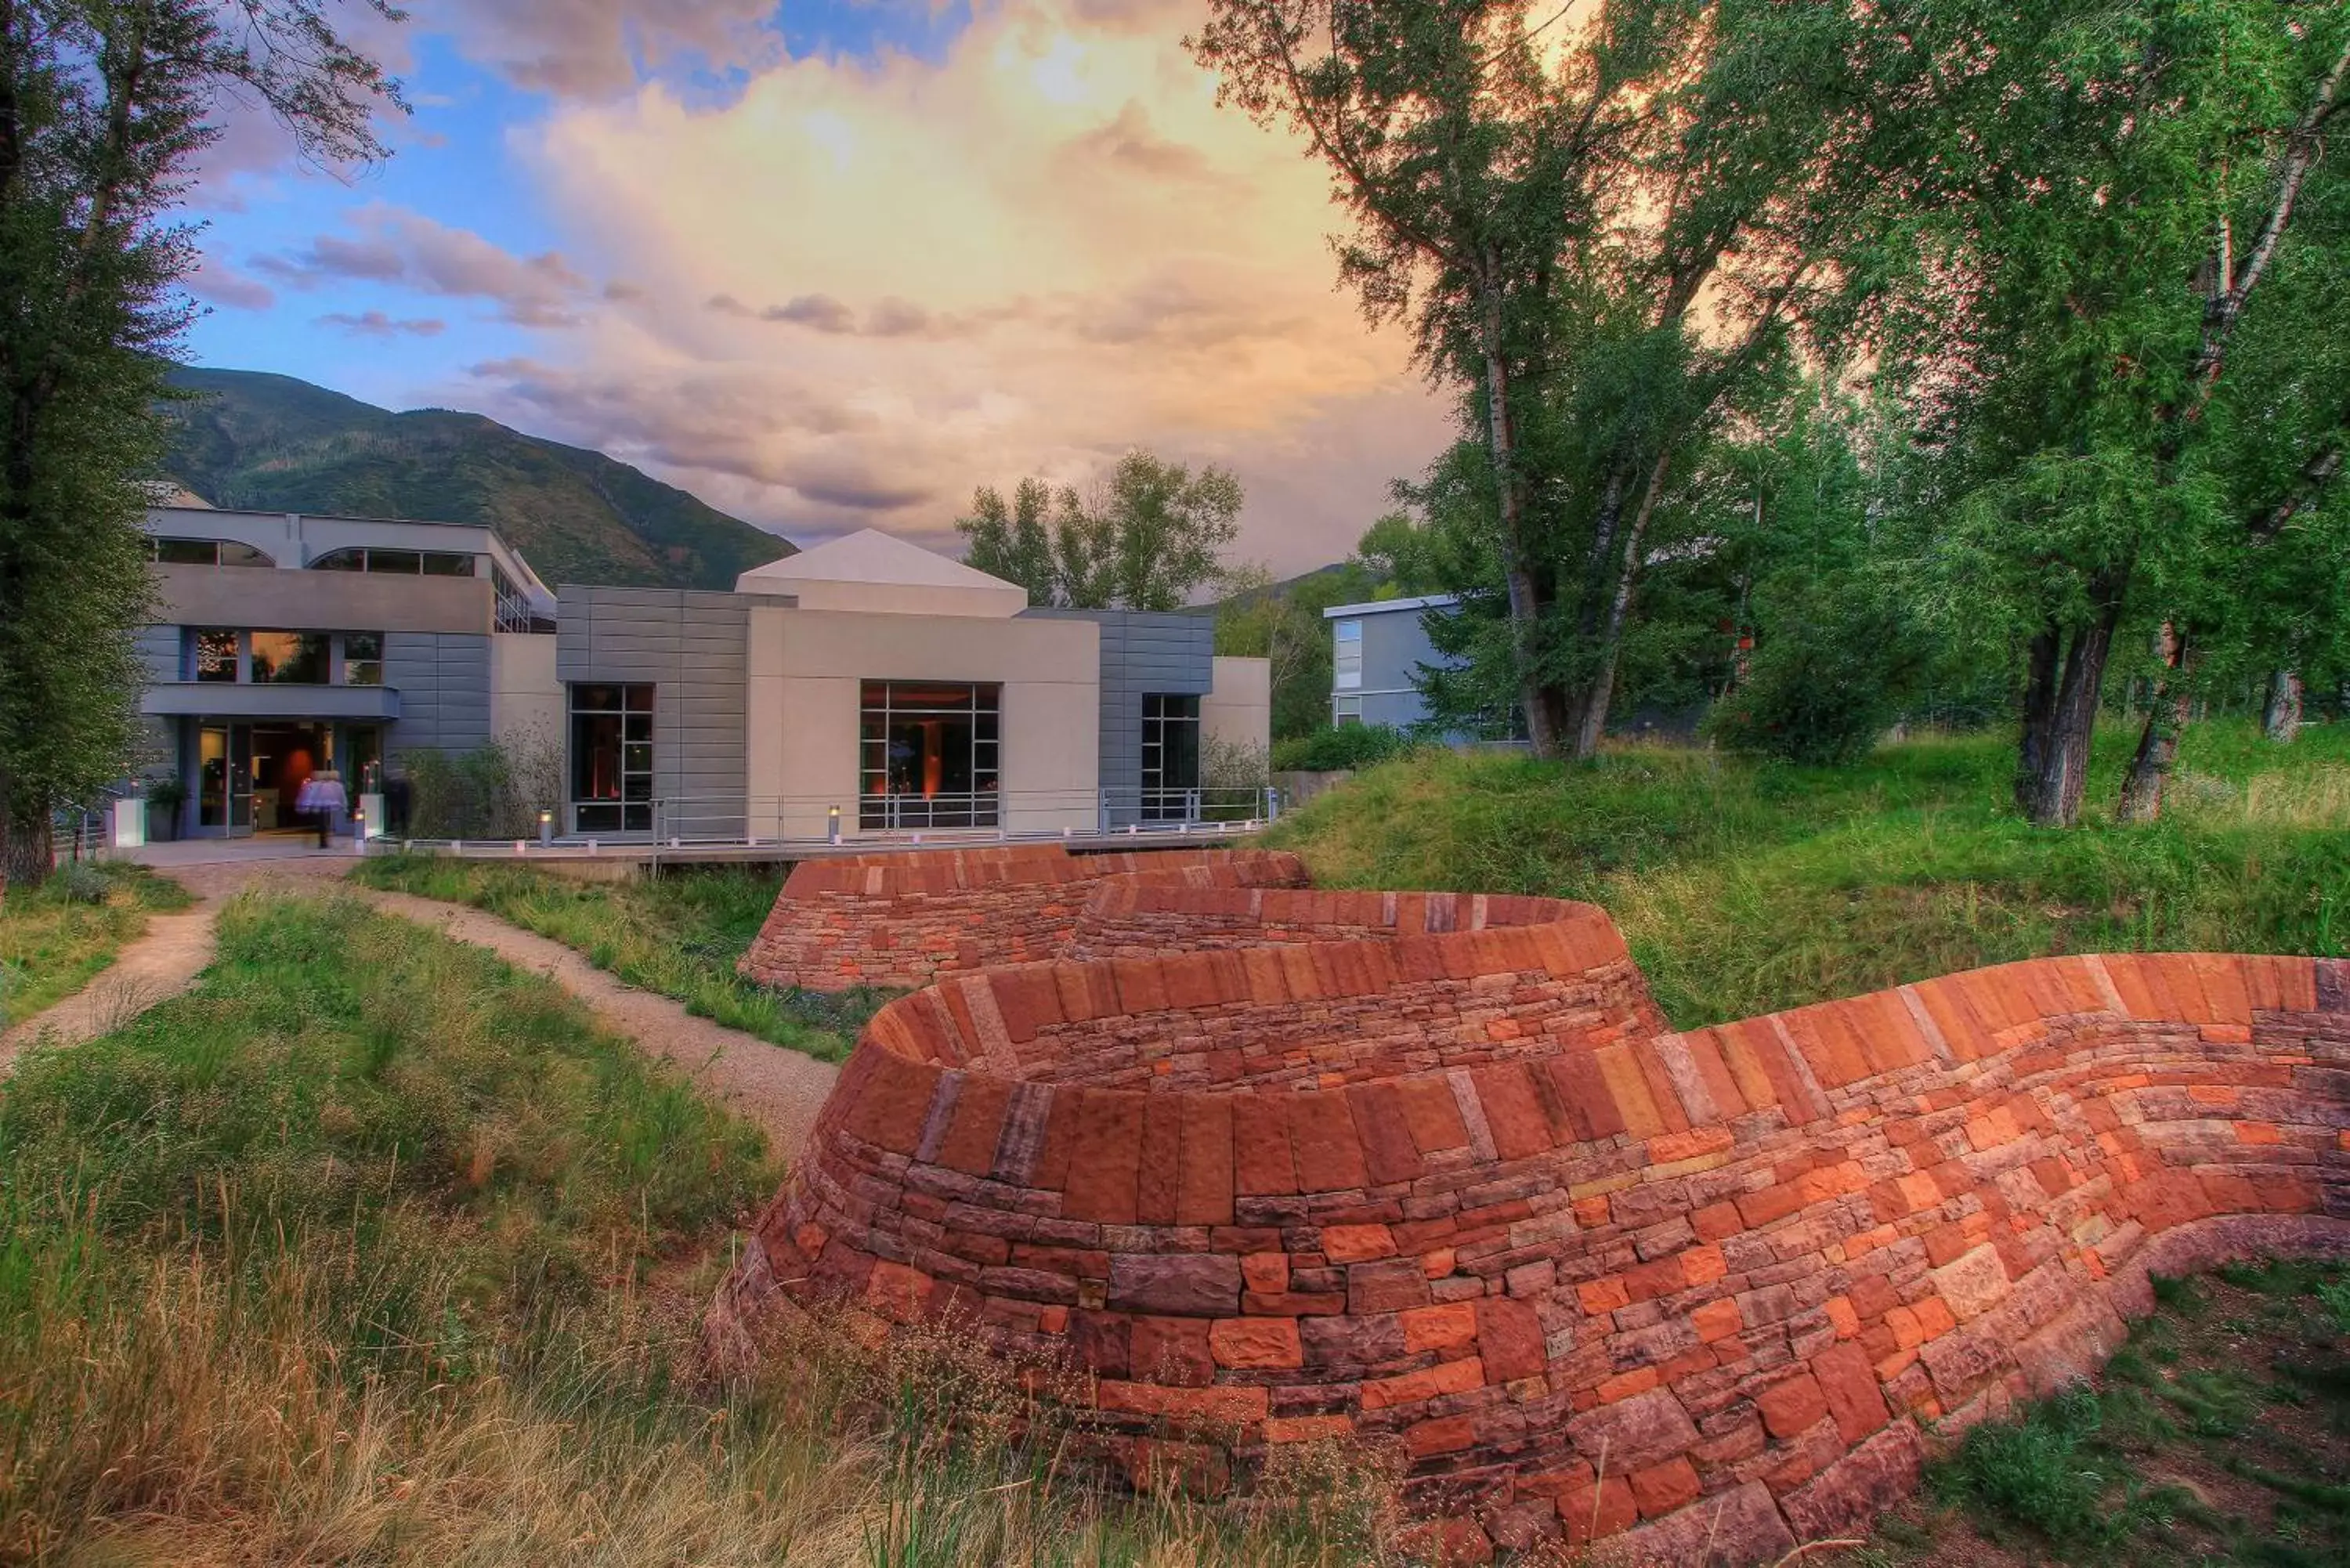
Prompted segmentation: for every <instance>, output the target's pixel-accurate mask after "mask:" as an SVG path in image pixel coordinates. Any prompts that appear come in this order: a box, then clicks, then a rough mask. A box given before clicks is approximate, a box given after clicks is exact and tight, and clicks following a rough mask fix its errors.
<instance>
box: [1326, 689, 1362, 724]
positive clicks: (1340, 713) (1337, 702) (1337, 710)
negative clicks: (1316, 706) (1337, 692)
mask: <svg viewBox="0 0 2350 1568" xmlns="http://www.w3.org/2000/svg"><path fill="white" fill-rule="evenodd" d="M1330 722H1332V723H1334V724H1336V725H1337V726H1338V728H1340V729H1342V730H1343V729H1345V728H1346V727H1347V725H1349V724H1359V723H1361V722H1363V700H1362V699H1361V698H1360V697H1336V698H1333V699H1331V702H1330Z"/></svg>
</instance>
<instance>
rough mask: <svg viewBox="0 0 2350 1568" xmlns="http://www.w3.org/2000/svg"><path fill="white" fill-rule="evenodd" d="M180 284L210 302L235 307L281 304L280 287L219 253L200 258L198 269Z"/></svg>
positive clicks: (264, 308)
mask: <svg viewBox="0 0 2350 1568" xmlns="http://www.w3.org/2000/svg"><path fill="white" fill-rule="evenodd" d="M180 286H181V287H182V288H184V289H186V290H187V291H188V292H189V293H190V294H191V295H193V296H195V297H196V298H198V299H201V300H203V302H204V303H205V304H207V305H219V306H226V307H228V308H229V309H231V310H266V309H268V308H269V307H270V306H273V305H275V304H276V303H277V291H276V290H275V289H273V288H271V287H270V286H268V285H267V284H265V283H264V282H262V281H261V280H260V279H259V278H257V277H251V276H248V275H245V274H244V273H241V272H239V271H237V270H236V268H234V267H233V266H231V265H228V263H226V262H224V261H222V260H220V259H219V258H218V257H215V256H203V257H200V258H198V260H197V262H196V267H195V270H194V271H193V272H192V273H190V274H189V275H187V276H185V277H183V278H182V279H181V280H180Z"/></svg>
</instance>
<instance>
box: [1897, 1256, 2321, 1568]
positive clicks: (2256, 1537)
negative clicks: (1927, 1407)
mask: <svg viewBox="0 0 2350 1568" xmlns="http://www.w3.org/2000/svg"><path fill="white" fill-rule="evenodd" d="M2158 1285H2159V1286H2162V1287H2163V1288H2160V1289H2158V1292H2157V1301H2158V1307H2157V1310H2156V1312H2155V1314H2154V1315H2153V1316H2151V1317H2149V1318H2147V1320H2146V1321H2144V1322H2143V1323H2141V1324H2138V1325H2137V1327H2136V1329H2135V1330H2134V1331H2133V1332H2132V1334H2131V1339H2130V1343H2129V1344H2128V1345H2126V1346H2125V1347H2124V1348H2123V1349H2122V1350H2121V1351H2119V1352H2117V1353H2116V1355H2114V1357H2113V1359H2112V1360H2111V1361H2109V1362H2108V1363H2107V1364H2106V1367H2105V1369H2104V1371H2103V1373H2102V1374H2101V1375H2100V1376H2098V1377H2097V1378H2096V1380H2095V1382H2081V1383H2076V1384H2074V1386H2071V1387H2070V1388H2067V1389H2065V1390H2064V1392H2062V1393H2060V1394H2058V1395H2056V1396H2054V1397H2051V1398H2048V1399H2043V1400H2041V1401H2039V1402H2037V1403H2035V1404H2033V1405H2032V1406H2030V1407H2027V1408H2025V1409H2023V1410H2022V1411H2021V1412H2019V1413H2018V1414H2017V1415H2016V1416H2014V1417H2012V1418H2010V1419H2006V1420H2000V1421H1989V1422H1984V1423H1982V1424H1981V1425H1978V1426H1976V1427H1973V1428H1970V1429H1969V1430H1968V1431H1967V1432H1966V1434H1965V1436H1964V1437H1963V1438H1961V1439H1960V1441H1959V1442H1958V1443H1957V1444H1956V1445H1954V1446H1953V1447H1952V1448H1951V1449H1950V1450H1949V1451H1948V1452H1947V1453H1945V1454H1944V1455H1943V1456H1942V1457H1941V1458H1940V1459H1939V1460H1937V1461H1936V1462H1935V1463H1934V1464H1932V1465H1931V1466H1930V1467H1929V1470H1928V1474H1927V1488H1926V1494H1925V1497H1924V1498H1923V1499H1921V1500H1920V1501H1918V1502H1917V1503H1913V1504H1911V1505H1908V1507H1906V1508H1905V1509H1904V1510H1903V1511H1902V1512H1901V1513H1900V1514H1899V1515H1897V1516H1896V1518H1895V1520H1894V1521H1893V1522H1894V1525H1895V1528H1893V1529H1890V1530H1887V1531H1883V1532H1879V1542H1880V1543H1879V1545H1878V1546H1877V1547H1874V1548H1872V1549H1871V1550H1870V1552H1868V1553H1866V1554H1864V1555H1862V1556H1860V1557H1856V1558H1855V1559H1854V1561H1855V1562H1856V1563H1858V1562H1862V1561H1874V1562H1878V1563H1888V1564H1890V1563H1913V1564H1919V1565H1923V1564H1929V1563H1946V1562H1950V1561H1963V1562H1967V1563H1984V1564H1990V1563H2009V1562H2023V1563H2043V1562H2050V1561H2054V1562H2063V1563H2152V1564H2166V1565H2167V1564H2172V1563H2177V1564H2181V1565H2184V1564H2197V1565H2202V1564H2216V1563H2247V1564H2269V1565H2273V1568H2317V1565H2319V1564H2339V1563H2344V1562H2350V1473H2345V1472H2350V1455H2345V1436H2350V1357H2345V1351H2350V1336H2346V1335H2345V1332H2344V1325H2343V1324H2342V1323H2341V1321H2340V1320H2339V1319H2338V1318H2337V1316H2336V1315H2335V1314H2334V1310H2333V1307H2332V1302H2333V1300H2334V1298H2335V1297H2336V1296H2338V1295H2339V1294H2340V1293H2341V1292H2342V1291H2343V1289H2344V1286H2345V1274H2344V1272H2343V1268H2342V1266H2341V1265H2340V1264H2339V1263H2326V1262H2312V1261H2308V1260H2283V1261H2277V1262H2266V1263H2259V1264H2230V1265H2229V1266H2227V1267H2225V1268H2222V1269H2221V1270H2220V1271H2218V1272H2217V1273H2216V1274H2215V1275H2213V1276H2212V1277H2211V1278H2210V1280H2206V1281H2200V1282H2180V1281H2171V1282H2159V1281H2158ZM2186 1287H2192V1288H2186ZM2214 1307H2216V1308H2217V1309H2218V1310H2210V1309H2212V1308H2214ZM1969 1535H1971V1536H1973V1537H1975V1538H1976V1539H1975V1541H1972V1542H1970V1541H1968V1540H1966V1539H1964V1538H1965V1537H1966V1536H1969ZM1986 1546H1987V1547H1988V1548H1990V1549H1993V1550H1995V1551H1996V1552H1998V1553H2000V1554H1999V1555H1991V1554H1990V1552H1987V1551H1986V1550H1985V1547H1986Z"/></svg>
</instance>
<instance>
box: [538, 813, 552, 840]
mask: <svg viewBox="0 0 2350 1568" xmlns="http://www.w3.org/2000/svg"><path fill="white" fill-rule="evenodd" d="M538 841H539V843H541V844H543V845H544V844H552V843H554V842H555V813H553V812H551V811H542V812H540V813H539V814H538Z"/></svg>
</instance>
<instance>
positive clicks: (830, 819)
mask: <svg viewBox="0 0 2350 1568" xmlns="http://www.w3.org/2000/svg"><path fill="white" fill-rule="evenodd" d="M826 832H827V836H828V837H830V839H831V840H832V842H833V843H835V844H837V843H839V842H840V807H838V806H837V805H836V806H834V807H833V808H832V809H831V811H830V812H828V813H827V815H826Z"/></svg>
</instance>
